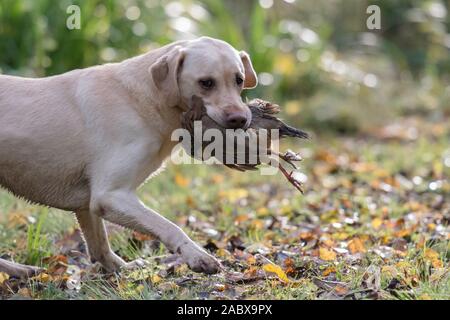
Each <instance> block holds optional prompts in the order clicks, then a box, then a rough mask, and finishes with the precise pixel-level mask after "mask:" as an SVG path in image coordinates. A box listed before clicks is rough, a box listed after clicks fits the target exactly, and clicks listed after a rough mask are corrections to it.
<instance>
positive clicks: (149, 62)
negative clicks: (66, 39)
mask: <svg viewBox="0 0 450 320" xmlns="http://www.w3.org/2000/svg"><path fill="white" fill-rule="evenodd" d="M236 74H240V75H242V76H243V77H245V85H244V87H247V88H250V87H254V86H255V85H256V83H257V80H256V75H255V72H254V70H253V68H252V66H251V62H250V59H249V57H248V55H247V54H246V53H244V52H241V53H239V52H237V51H236V50H235V49H233V48H232V47H231V46H230V45H228V44H227V43H225V42H222V41H220V40H215V39H211V38H205V37H203V38H199V39H197V40H193V41H182V42H177V43H173V44H170V45H168V46H165V47H162V48H160V49H157V50H154V51H151V52H149V53H147V54H144V55H141V56H138V57H135V58H132V59H129V60H125V61H123V62H121V63H116V64H107V65H102V66H96V67H92V68H87V69H82V70H75V71H71V72H68V73H65V74H62V75H58V76H54V77H48V78H42V79H27V78H20V77H12V76H6V75H2V76H0V185H1V186H2V187H4V188H6V189H8V190H9V191H11V192H12V193H14V194H15V195H17V196H19V197H22V198H24V199H27V200H29V201H32V202H34V203H38V204H43V205H46V206H50V207H55V208H59V209H63V210H67V211H72V212H75V213H76V217H77V219H78V221H79V225H80V227H81V229H82V231H83V234H84V238H85V240H86V242H87V245H88V249H89V253H90V256H91V258H92V260H94V261H99V262H100V263H102V264H103V266H104V267H105V268H106V269H107V270H109V271H113V270H117V269H119V268H121V267H132V266H135V265H136V263H129V264H127V263H125V262H124V261H123V260H122V259H121V258H120V257H118V256H117V255H115V254H114V253H113V252H112V251H111V249H110V247H109V244H108V239H107V235H106V231H105V228H104V220H107V221H110V222H112V223H115V224H118V225H121V226H124V227H127V228H130V229H133V230H137V231H140V232H142V233H145V234H153V235H155V236H157V237H158V238H159V239H160V240H161V241H162V242H163V243H164V244H165V245H166V246H167V247H168V248H169V249H170V250H171V251H173V252H178V253H180V254H181V255H182V257H183V258H184V260H185V261H186V263H187V264H188V265H189V266H190V267H191V268H192V269H193V270H196V271H202V272H207V273H212V272H217V271H218V270H219V267H220V265H219V263H218V262H217V260H216V259H215V258H214V257H213V256H211V255H210V254H208V253H207V252H206V251H205V250H203V249H202V248H201V247H200V246H198V245H197V244H195V243H194V242H193V241H192V240H191V239H190V238H189V237H188V236H187V235H186V234H185V233H184V232H183V231H182V230H181V229H180V228H179V227H178V226H176V225H175V224H173V223H172V222H170V221H168V220H167V219H165V218H164V217H162V216H161V215H159V214H158V213H157V212H155V211H153V210H152V209H149V208H147V207H146V206H145V205H144V204H143V203H142V202H141V201H140V200H139V199H138V197H137V196H136V193H135V191H136V189H137V188H138V187H139V186H140V185H141V184H142V183H143V182H144V181H145V180H146V179H147V177H149V176H150V175H151V174H152V173H154V172H155V171H156V170H158V168H160V167H161V165H162V164H163V162H164V160H165V159H166V158H167V157H168V155H169V154H170V152H171V150H172V148H173V147H174V145H175V143H174V142H172V141H170V136H171V133H172V131H173V130H174V129H176V128H179V127H180V114H181V112H182V111H183V110H185V109H186V105H187V103H188V101H189V100H190V99H191V97H192V95H194V94H196V95H199V96H202V97H203V98H204V100H205V103H206V106H207V110H208V114H209V115H210V116H211V117H212V118H213V119H215V120H216V121H218V122H219V123H222V124H223V125H226V117H227V115H229V114H230V112H242V113H245V114H247V115H249V121H250V120H251V118H250V117H251V114H250V111H249V110H248V108H247V107H246V106H245V105H244V104H243V102H242V100H241V98H240V93H241V91H242V89H243V88H244V87H242V86H241V87H239V86H238V85H236V82H235V79H236ZM202 77H214V79H216V87H215V89H214V90H211V91H210V92H205V91H204V90H203V89H202V88H201V87H200V86H199V84H198V81H199V79H200V78H202ZM138 264H140V263H138ZM0 271H6V272H8V273H10V274H13V275H18V276H22V275H27V274H31V273H33V272H36V271H37V270H36V269H35V268H33V267H29V266H23V265H18V264H14V263H12V262H7V261H5V260H1V259H0Z"/></svg>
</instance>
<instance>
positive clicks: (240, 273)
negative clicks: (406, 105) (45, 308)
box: [0, 121, 450, 299]
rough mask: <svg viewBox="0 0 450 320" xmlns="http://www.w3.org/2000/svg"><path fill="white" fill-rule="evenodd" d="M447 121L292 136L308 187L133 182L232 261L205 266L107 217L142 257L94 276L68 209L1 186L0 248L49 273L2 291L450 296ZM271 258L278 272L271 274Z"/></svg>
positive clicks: (130, 253) (242, 178)
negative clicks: (192, 264) (386, 130)
mask: <svg viewBox="0 0 450 320" xmlns="http://www.w3.org/2000/svg"><path fill="white" fill-rule="evenodd" d="M399 123H406V121H403V122H399ZM442 125H443V123H439V122H437V123H432V124H430V123H427V122H425V121H421V122H419V123H417V126H418V129H420V132H421V135H420V137H418V138H417V139H415V140H407V139H406V140H405V139H403V138H399V137H395V136H389V137H386V136H385V135H383V134H381V133H380V132H382V131H383V130H382V128H381V129H379V130H378V131H376V132H372V133H371V134H365V135H356V136H352V137H349V136H347V137H345V136H338V137H336V136H331V135H327V136H319V137H316V138H314V139H313V140H312V141H310V142H307V143H305V144H303V145H302V146H301V147H302V149H301V152H302V154H303V155H304V157H305V160H304V163H303V168H302V171H303V172H304V173H305V174H306V175H307V176H308V181H307V183H306V186H305V189H306V193H305V195H303V196H302V195H300V194H297V193H296V192H295V190H294V189H293V188H292V187H290V186H289V185H286V183H285V181H284V180H283V178H282V177H281V175H277V176H261V175H259V174H258V173H248V174H241V173H238V172H233V171H230V170H227V169H223V168H220V167H212V166H198V165H196V166H191V165H184V166H173V165H170V164H169V166H168V168H167V170H166V171H165V172H163V173H162V174H160V175H159V176H157V177H155V178H154V179H153V180H151V181H150V182H149V183H148V184H146V185H145V186H144V187H143V188H142V189H141V190H140V196H141V199H142V200H143V201H144V202H145V203H146V204H147V205H148V206H150V207H152V208H154V209H156V210H158V211H159V212H161V213H163V214H164V215H165V216H166V217H168V218H170V219H171V220H173V221H175V222H177V223H178V224H179V225H180V226H182V227H183V228H184V230H186V231H187V232H188V234H189V235H190V236H192V237H193V238H194V239H195V240H196V241H197V242H199V243H200V244H202V245H206V247H207V248H208V249H210V250H211V251H213V252H214V254H215V255H216V256H217V257H218V258H219V259H221V261H222V263H223V265H224V266H225V267H226V270H227V272H226V273H222V274H219V275H213V276H203V275H201V274H195V273H193V272H191V271H189V270H188V269H187V267H186V265H184V264H181V263H178V262H175V263H174V262H173V261H170V259H169V258H170V257H171V256H170V255H169V253H168V252H167V251H166V250H165V248H164V247H163V246H162V245H160V244H158V243H157V242H155V241H154V240H153V239H149V238H146V237H144V236H142V235H139V234H134V233H132V232H130V231H126V230H122V229H120V228H117V227H115V226H111V225H110V226H109V230H110V238H111V243H112V247H113V249H114V251H115V252H117V253H118V254H119V255H120V256H122V257H123V258H124V259H126V260H132V259H134V258H136V257H139V256H144V257H145V259H146V260H147V261H148V262H149V266H148V267H147V268H146V269H144V270H136V271H133V272H124V273H122V274H108V275H103V274H102V273H99V272H98V266H91V265H89V264H88V262H87V261H86V256H85V255H83V254H82V253H81V254H80V253H78V251H81V252H83V250H84V248H83V247H82V245H81V244H80V239H79V237H76V232H75V228H76V224H75V221H74V219H73V217H71V215H70V214H67V213H62V212H59V211H57V210H53V209H49V210H47V209H41V208H39V207H36V206H32V205H29V204H27V203H25V202H23V201H21V200H17V199H16V198H14V197H12V196H11V195H9V194H7V193H6V192H2V193H0V206H1V209H0V210H1V215H0V251H1V252H2V253H4V254H3V256H6V257H12V258H14V259H15V260H17V261H20V262H28V263H34V264H37V265H42V266H43V267H45V268H47V271H46V273H45V274H44V276H39V277H36V278H34V279H31V280H29V281H27V282H23V281H19V280H17V279H9V280H6V281H4V282H3V284H2V285H1V286H0V287H1V291H0V292H1V294H2V296H3V297H4V298H10V297H15V296H18V295H19V296H26V297H31V298H35V299H67V298H70V299H184V298H186V299H218V298H220V299H223V298H225V299H254V298H259V299H449V298H450V274H449V271H450V268H449V263H448V262H449V258H450V252H449V248H450V246H449V232H448V231H449V228H448V219H449V209H450V208H449V203H448V201H446V199H448V195H449V193H450V185H449V182H448V176H449V170H450V168H449V167H448V166H446V165H445V163H448V162H445V161H444V160H445V159H446V157H448V156H449V155H448V152H449V150H448V146H449V143H448V142H449V133H450V132H449V131H448V127H446V126H444V127H443V128H444V129H443V130H444V132H441V131H439V130H440V129H439V128H441V126H442ZM297 147H298V146H297ZM418 177H420V178H418ZM436 183H437V184H436ZM60 256H62V257H63V258H61V257H60ZM55 257H59V258H55ZM55 259H56V261H58V259H60V260H61V259H62V260H61V261H63V262H62V263H60V264H59V267H55V263H54V261H55ZM172 260H173V259H172ZM52 261H53V262H52ZM268 264H269V265H270V264H275V265H278V266H280V268H281V269H280V270H282V271H281V272H280V273H278V272H268V271H267V265H268ZM56 265H58V263H56ZM61 266H62V267H61ZM67 266H68V269H67ZM73 268H75V269H76V268H78V269H76V270H79V272H78V274H79V275H80V276H79V277H77V276H76V274H77V273H76V272H75V276H74V273H73V271H70V270H72V269H73ZM265 270H266V271H265ZM284 275H287V279H288V280H285V281H282V280H281V279H283V277H284ZM79 279H81V281H80V280H79ZM68 281H73V282H75V283H76V284H77V285H76V286H74V287H73V286H72V287H71V286H70V285H68Z"/></svg>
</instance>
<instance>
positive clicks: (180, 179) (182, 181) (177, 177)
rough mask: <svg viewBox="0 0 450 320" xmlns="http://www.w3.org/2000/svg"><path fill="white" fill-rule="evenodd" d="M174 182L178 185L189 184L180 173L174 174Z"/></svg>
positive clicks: (185, 185) (184, 185)
mask: <svg viewBox="0 0 450 320" xmlns="http://www.w3.org/2000/svg"><path fill="white" fill-rule="evenodd" d="M175 183H176V184H177V185H178V186H180V187H187V186H189V183H190V180H189V179H187V178H185V177H183V176H182V175H181V174H177V175H175Z"/></svg>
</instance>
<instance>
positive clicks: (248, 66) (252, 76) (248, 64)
mask: <svg viewBox="0 0 450 320" xmlns="http://www.w3.org/2000/svg"><path fill="white" fill-rule="evenodd" d="M239 56H240V57H241V60H242V64H243V65H244V73H245V80H244V89H252V88H254V87H256V86H257V85H258V77H257V76H256V72H255V69H253V65H252V61H251V60H250V56H249V55H248V53H247V52H245V51H241V52H240V53H239Z"/></svg>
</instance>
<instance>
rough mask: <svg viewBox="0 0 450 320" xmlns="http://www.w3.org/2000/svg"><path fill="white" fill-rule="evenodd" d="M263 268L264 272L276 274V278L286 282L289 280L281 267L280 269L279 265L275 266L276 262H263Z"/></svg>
mask: <svg viewBox="0 0 450 320" xmlns="http://www.w3.org/2000/svg"><path fill="white" fill-rule="evenodd" d="M263 270H264V271H265V272H269V273H275V274H276V275H277V276H278V278H279V279H280V280H281V281H283V282H286V283H288V282H290V280H289V278H288V276H287V275H286V273H284V271H283V269H281V267H280V266H277V265H276V264H271V263H268V264H265V265H264V266H263Z"/></svg>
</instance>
